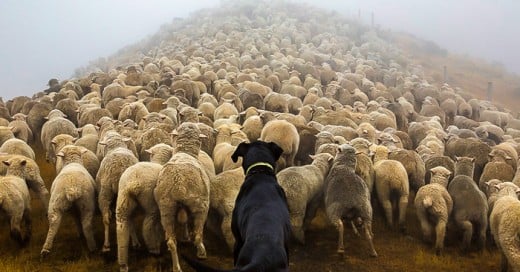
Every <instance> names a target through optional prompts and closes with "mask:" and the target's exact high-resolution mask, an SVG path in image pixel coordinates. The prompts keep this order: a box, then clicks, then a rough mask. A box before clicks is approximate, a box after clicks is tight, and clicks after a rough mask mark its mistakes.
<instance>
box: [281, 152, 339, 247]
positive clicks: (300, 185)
mask: <svg viewBox="0 0 520 272" xmlns="http://www.w3.org/2000/svg"><path fill="white" fill-rule="evenodd" d="M311 158H312V159H313V161H312V164H310V165H303V166H292V167H288V168H285V169H283V170H282V171H280V172H278V173H277V174H276V178H277V180H278V183H280V186H281V187H282V188H283V189H284V191H285V194H286V197H287V204H288V205H289V214H290V216H291V218H290V219H291V225H292V228H293V235H294V236H295V237H296V239H297V240H298V241H299V242H300V243H302V244H303V243H305V234H304V228H305V226H307V225H308V224H309V223H310V221H311V220H312V218H313V217H314V214H315V213H316V210H317V208H318V206H319V205H320V204H321V203H322V201H323V194H322V193H323V186H324V180H325V177H327V175H328V173H329V169H330V167H331V166H332V161H333V159H334V157H333V156H332V155H330V154H328V153H322V154H317V155H315V156H314V155H311Z"/></svg>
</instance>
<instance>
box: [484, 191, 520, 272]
mask: <svg viewBox="0 0 520 272" xmlns="http://www.w3.org/2000/svg"><path fill="white" fill-rule="evenodd" d="M507 183H508V182H504V183H501V184H498V185H495V187H496V188H497V189H498V193H497V195H498V197H497V200H496V201H495V204H494V205H493V210H492V211H491V215H490V216H489V222H490V229H491V234H493V237H494V239H495V242H496V243H497V245H498V248H499V249H500V251H501V253H502V263H501V271H507V270H508V266H511V268H512V269H513V271H515V272H518V271H520V246H519V245H518V236H519V235H520V201H519V200H518V194H519V190H518V189H517V190H508V189H507V186H506V185H504V184H507Z"/></svg>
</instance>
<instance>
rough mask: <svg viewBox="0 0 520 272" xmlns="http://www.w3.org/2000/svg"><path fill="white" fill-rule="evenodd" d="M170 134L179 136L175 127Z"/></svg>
mask: <svg viewBox="0 0 520 272" xmlns="http://www.w3.org/2000/svg"><path fill="white" fill-rule="evenodd" d="M170 135H172V136H179V133H178V132H177V130H176V129H174V130H173V131H172V132H170Z"/></svg>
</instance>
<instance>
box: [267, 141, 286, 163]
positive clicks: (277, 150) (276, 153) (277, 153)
mask: <svg viewBox="0 0 520 272" xmlns="http://www.w3.org/2000/svg"><path fill="white" fill-rule="evenodd" d="M267 145H268V146H269V149H271V152H273V155H274V160H275V161H277V160H278V158H280V156H281V155H282V153H283V149H282V148H281V147H280V146H278V145H277V144H276V143H273V142H269V143H267Z"/></svg>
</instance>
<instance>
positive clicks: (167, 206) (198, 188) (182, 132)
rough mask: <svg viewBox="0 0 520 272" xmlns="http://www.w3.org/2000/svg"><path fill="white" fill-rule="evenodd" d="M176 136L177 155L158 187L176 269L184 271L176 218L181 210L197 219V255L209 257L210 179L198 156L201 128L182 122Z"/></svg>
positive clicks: (163, 219) (164, 226)
mask: <svg viewBox="0 0 520 272" xmlns="http://www.w3.org/2000/svg"><path fill="white" fill-rule="evenodd" d="M177 133H178V136H177V137H176V138H175V154H174V155H173V156H172V158H171V159H170V161H169V162H168V163H166V164H165V165H164V166H163V168H162V169H161V171H160V173H159V177H158V181H157V186H156V187H155V189H154V198H155V201H157V204H158V206H159V211H160V214H161V224H162V227H163V229H164V232H165V239H166V244H167V246H168V249H169V250H170V253H171V257H172V263H173V270H174V271H180V266H179V259H178V256H177V245H176V243H177V241H176V235H175V226H176V223H175V219H176V217H177V215H178V214H179V212H180V211H184V212H186V211H188V212H189V213H190V215H191V217H192V218H193V235H194V244H195V245H196V247H197V257H198V258H201V259H204V258H206V257H207V255H206V249H205V247H204V243H203V228H204V223H205V221H206V217H207V214H208V209H209V194H210V193H209V187H210V179H209V177H208V175H207V174H206V171H204V169H203V168H202V165H201V163H200V162H199V160H198V159H197V157H198V154H199V151H200V138H199V137H200V136H201V134H200V130H199V129H198V127H197V125H196V124H194V123H191V122H186V123H183V124H181V125H180V126H179V127H178V129H177Z"/></svg>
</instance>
